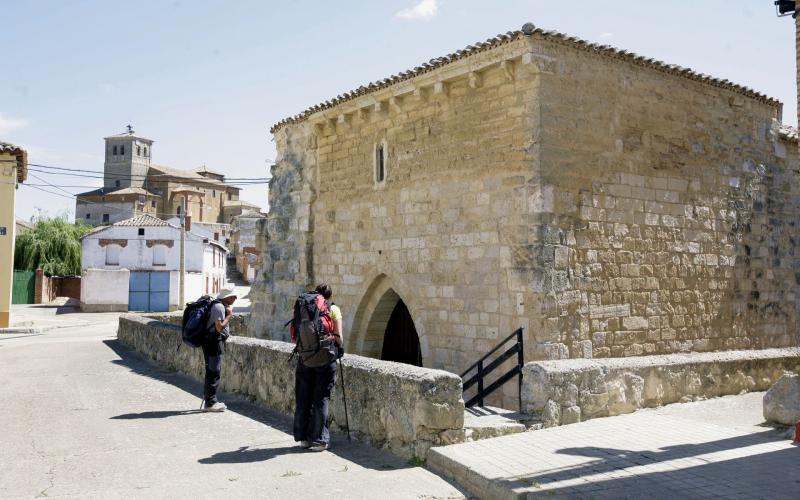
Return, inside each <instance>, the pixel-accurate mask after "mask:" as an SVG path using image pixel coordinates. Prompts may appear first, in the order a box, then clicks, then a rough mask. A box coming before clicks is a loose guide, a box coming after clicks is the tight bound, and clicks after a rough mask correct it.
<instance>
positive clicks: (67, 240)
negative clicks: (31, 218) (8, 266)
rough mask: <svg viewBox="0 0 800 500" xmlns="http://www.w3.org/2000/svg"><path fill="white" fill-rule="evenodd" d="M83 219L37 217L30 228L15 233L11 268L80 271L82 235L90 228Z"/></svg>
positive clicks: (58, 272)
mask: <svg viewBox="0 0 800 500" xmlns="http://www.w3.org/2000/svg"><path fill="white" fill-rule="evenodd" d="M91 229H92V228H91V227H90V226H88V225H86V224H84V223H83V222H82V221H81V222H77V223H75V224H71V223H69V222H67V221H66V220H64V219H63V218H60V217H56V218H52V219H47V218H39V219H38V220H37V221H36V225H35V226H34V228H33V230H31V231H26V232H24V233H22V234H19V235H17V241H16V243H15V245H14V269H19V270H21V271H35V270H36V269H41V270H42V271H44V272H45V273H46V274H49V275H51V276H77V275H80V274H81V240H80V239H81V237H83V236H84V235H85V234H87V233H88V232H89V231H91Z"/></svg>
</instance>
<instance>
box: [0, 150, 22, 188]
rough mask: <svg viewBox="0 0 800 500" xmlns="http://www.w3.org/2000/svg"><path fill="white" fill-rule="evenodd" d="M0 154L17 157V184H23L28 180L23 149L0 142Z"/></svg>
mask: <svg viewBox="0 0 800 500" xmlns="http://www.w3.org/2000/svg"><path fill="white" fill-rule="evenodd" d="M0 153H5V154H9V155H14V156H16V157H17V167H18V168H17V182H25V179H27V178H28V155H27V153H26V152H25V150H24V149H22V148H21V147H19V146H16V145H14V144H11V143H8V142H3V141H0Z"/></svg>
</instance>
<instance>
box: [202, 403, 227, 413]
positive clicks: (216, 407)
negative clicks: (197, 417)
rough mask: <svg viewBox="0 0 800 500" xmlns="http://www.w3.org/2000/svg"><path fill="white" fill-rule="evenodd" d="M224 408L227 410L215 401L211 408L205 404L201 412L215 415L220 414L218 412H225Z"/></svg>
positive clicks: (223, 404) (223, 405)
mask: <svg viewBox="0 0 800 500" xmlns="http://www.w3.org/2000/svg"><path fill="white" fill-rule="evenodd" d="M226 408H228V407H227V406H225V403H220V402H219V401H217V402H216V403H214V404H213V405H211V406H209V405H208V404H207V403H206V404H205V405H203V411H204V412H205V411H213V412H215V413H220V412H223V411H225V409H226Z"/></svg>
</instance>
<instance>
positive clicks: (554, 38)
mask: <svg viewBox="0 0 800 500" xmlns="http://www.w3.org/2000/svg"><path fill="white" fill-rule="evenodd" d="M524 37H534V38H541V39H544V40H547V41H551V42H555V43H560V44H563V45H569V46H572V47H574V48H577V49H579V50H585V51H589V52H595V53H598V54H603V55H606V56H609V57H612V58H615V59H621V60H625V61H628V62H631V63H633V64H638V65H640V66H647V67H650V68H653V69H656V70H658V71H662V72H664V73H670V74H674V75H678V76H682V77H684V78H688V79H690V80H695V81H698V82H702V83H706V84H708V85H713V86H715V87H721V88H725V89H728V90H731V91H734V92H738V93H740V94H743V95H746V96H747V97H750V98H753V99H756V100H758V101H762V102H766V103H769V104H773V105H779V104H780V101H778V100H777V99H773V98H771V97H769V96H766V95H764V94H762V93H760V92H757V91H755V90H753V89H751V88H748V87H745V86H742V85H738V84H735V83H733V82H731V81H729V80H725V79H719V78H714V77H711V76H708V75H705V74H702V73H697V72H696V71H693V70H691V69H688V68H684V67H682V66H678V65H677V64H667V63H664V62H661V61H658V60H656V59H653V58H645V57H643V56H640V55H638V54H635V53H633V52H630V51H627V50H621V49H617V48H615V47H612V46H610V45H599V44H596V43H591V42H587V41H586V40H582V39H580V38H577V37H574V36H569V35H565V34H563V33H559V32H557V31H545V30H542V29H540V28H536V27H535V26H534V25H533V24H532V23H526V24H525V25H523V26H522V29H520V30H517V31H509V32H506V33H504V34H502V33H501V34H499V35H497V36H494V37H492V38H489V39H488V40H486V41H485V42H478V43H475V44H473V45H467V46H466V47H465V48H464V49H462V50H457V51H456V52H454V53H452V54H447V55H444V56H441V57H436V58H433V59H431V60H430V61H428V62H427V63H422V64H421V65H419V66H417V67H415V68H414V69H411V70H408V71H401V72H400V73H398V74H396V75H392V76H390V77H388V78H384V79H383V80H378V81H377V82H371V83H368V84H366V85H362V86H360V87H358V88H357V89H355V90H351V91H349V92H345V93H344V94H340V95H338V96H336V97H335V98H333V99H331V100H328V101H325V102H323V103H319V104H315V105H314V106H311V107H309V108H307V109H306V110H304V111H302V112H300V113H298V114H296V115H294V116H290V117H288V118H284V119H283V120H281V121H279V122H278V123H276V124H275V125H273V126H272V127H271V128H270V133H275V132H277V131H278V130H280V129H281V128H282V127H283V126H284V125H288V124H291V123H299V122H302V121H303V120H305V119H306V118H308V117H309V116H310V115H312V114H314V113H317V112H319V111H323V110H326V109H330V108H333V107H335V106H338V105H339V104H342V103H344V102H347V101H350V100H352V99H355V98H356V97H360V96H362V95H366V94H369V93H371V92H374V91H376V90H380V89H384V88H387V87H389V86H391V85H394V84H395V83H398V82H401V81H405V80H410V79H411V78H414V77H417V76H420V75H422V74H425V73H429V72H431V71H434V70H436V69H438V68H441V67H443V66H445V65H447V64H449V63H451V62H454V61H457V60H459V59H464V58H466V57H469V56H472V55H474V54H477V53H480V52H485V51H487V50H492V49H495V48H497V47H500V46H503V45H506V44H508V43H510V42H512V41H515V40H519V39H521V38H524Z"/></svg>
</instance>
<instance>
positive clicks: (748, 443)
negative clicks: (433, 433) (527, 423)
mask: <svg viewBox="0 0 800 500" xmlns="http://www.w3.org/2000/svg"><path fill="white" fill-rule="evenodd" d="M763 395H764V393H752V394H745V395H742V396H728V397H723V398H715V399H711V400H708V401H701V402H695V403H685V404H674V405H668V406H665V407H663V408H659V409H652V410H642V411H639V412H636V413H633V414H630V415H623V416H619V417H611V418H599V419H595V420H589V421H587V422H582V423H579V424H573V425H565V426H561V427H555V428H550V429H543V430H539V431H533V432H524V433H521V434H514V435H510V436H505V437H501V438H496V439H488V440H484V441H476V442H473V443H464V444H458V445H452V446H445V447H441V448H434V449H433V450H432V451H431V454H430V455H429V456H428V462H429V464H430V465H431V466H432V467H434V468H435V469H437V468H438V470H442V471H445V472H446V473H448V474H451V475H452V477H455V478H457V480H458V481H461V482H462V483H463V484H464V485H470V488H471V489H472V490H473V491H476V492H478V491H480V492H484V493H483V496H485V497H486V498H591V499H601V498H608V499H625V498H629V499H640V498H645V499H648V500H655V499H668V500H677V499H684V498H731V499H760V498H763V499H769V500H778V499H785V500H789V499H793V500H796V499H798V498H800V446H794V445H792V443H791V441H790V440H789V439H788V438H787V437H786V431H778V430H774V429H772V428H770V427H767V426H765V425H763V417H762V415H761V401H762V398H763ZM486 492H488V493H486Z"/></svg>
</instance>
